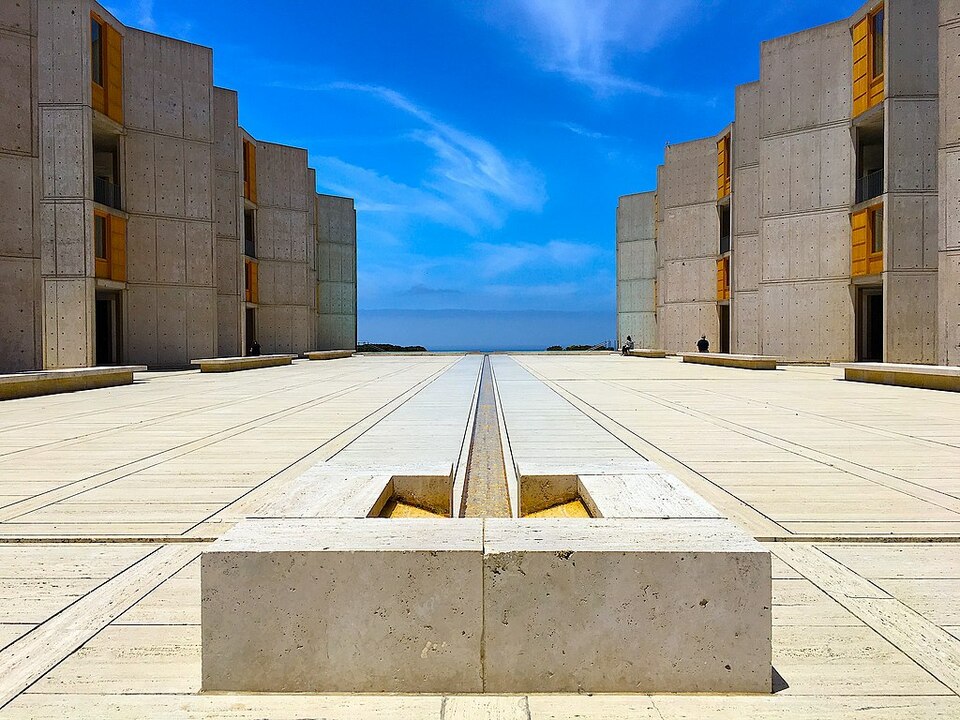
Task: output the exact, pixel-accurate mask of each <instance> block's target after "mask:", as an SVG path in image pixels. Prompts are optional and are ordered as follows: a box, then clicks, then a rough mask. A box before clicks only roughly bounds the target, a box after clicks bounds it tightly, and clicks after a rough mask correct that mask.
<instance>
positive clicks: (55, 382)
mask: <svg viewBox="0 0 960 720" xmlns="http://www.w3.org/2000/svg"><path fill="white" fill-rule="evenodd" d="M146 369H147V368H146V367H145V366H144V365H107V366H102V367H91V368H67V369H63V370H38V371H36V372H25V373H13V374H10V375H0V400H12V399H14V398H25V397H35V396H38V395H54V394H56V393H66V392H76V391H77V390H94V389H96V388H105V387H115V386H117V385H129V384H130V383H132V382H133V374H134V373H135V372H143V371H144V370H146Z"/></svg>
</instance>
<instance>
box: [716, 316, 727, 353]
mask: <svg viewBox="0 0 960 720" xmlns="http://www.w3.org/2000/svg"><path fill="white" fill-rule="evenodd" d="M718 309H719V311H720V352H722V353H729V352H730V306H729V305H720V306H719V308H718Z"/></svg>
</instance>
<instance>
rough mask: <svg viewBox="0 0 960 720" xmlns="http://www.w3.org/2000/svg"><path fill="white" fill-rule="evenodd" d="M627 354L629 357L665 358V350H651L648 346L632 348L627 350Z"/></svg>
mask: <svg viewBox="0 0 960 720" xmlns="http://www.w3.org/2000/svg"><path fill="white" fill-rule="evenodd" d="M627 355H629V356H630V357H640V358H665V357H666V356H667V351H666V350H653V349H650V348H634V349H633V350H627Z"/></svg>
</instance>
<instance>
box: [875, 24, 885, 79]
mask: <svg viewBox="0 0 960 720" xmlns="http://www.w3.org/2000/svg"><path fill="white" fill-rule="evenodd" d="M881 75H883V10H881V11H879V12H878V13H877V14H876V15H874V16H873V77H874V78H878V77H880V76H881Z"/></svg>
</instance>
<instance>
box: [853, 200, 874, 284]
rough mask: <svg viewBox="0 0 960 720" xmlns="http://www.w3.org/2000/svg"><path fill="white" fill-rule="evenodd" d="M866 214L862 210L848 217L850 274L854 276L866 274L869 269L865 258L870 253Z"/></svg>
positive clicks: (868, 227) (868, 226)
mask: <svg viewBox="0 0 960 720" xmlns="http://www.w3.org/2000/svg"><path fill="white" fill-rule="evenodd" d="M868 215H869V213H868V212H867V211H866V210H864V211H863V212H858V213H854V214H853V215H852V216H851V217H850V225H851V240H852V246H851V252H850V274H851V275H852V276H854V277H857V276H860V275H868V274H869V270H870V268H869V267H868V262H867V258H868V256H869V255H870V225H869V222H868V220H869V218H868Z"/></svg>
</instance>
